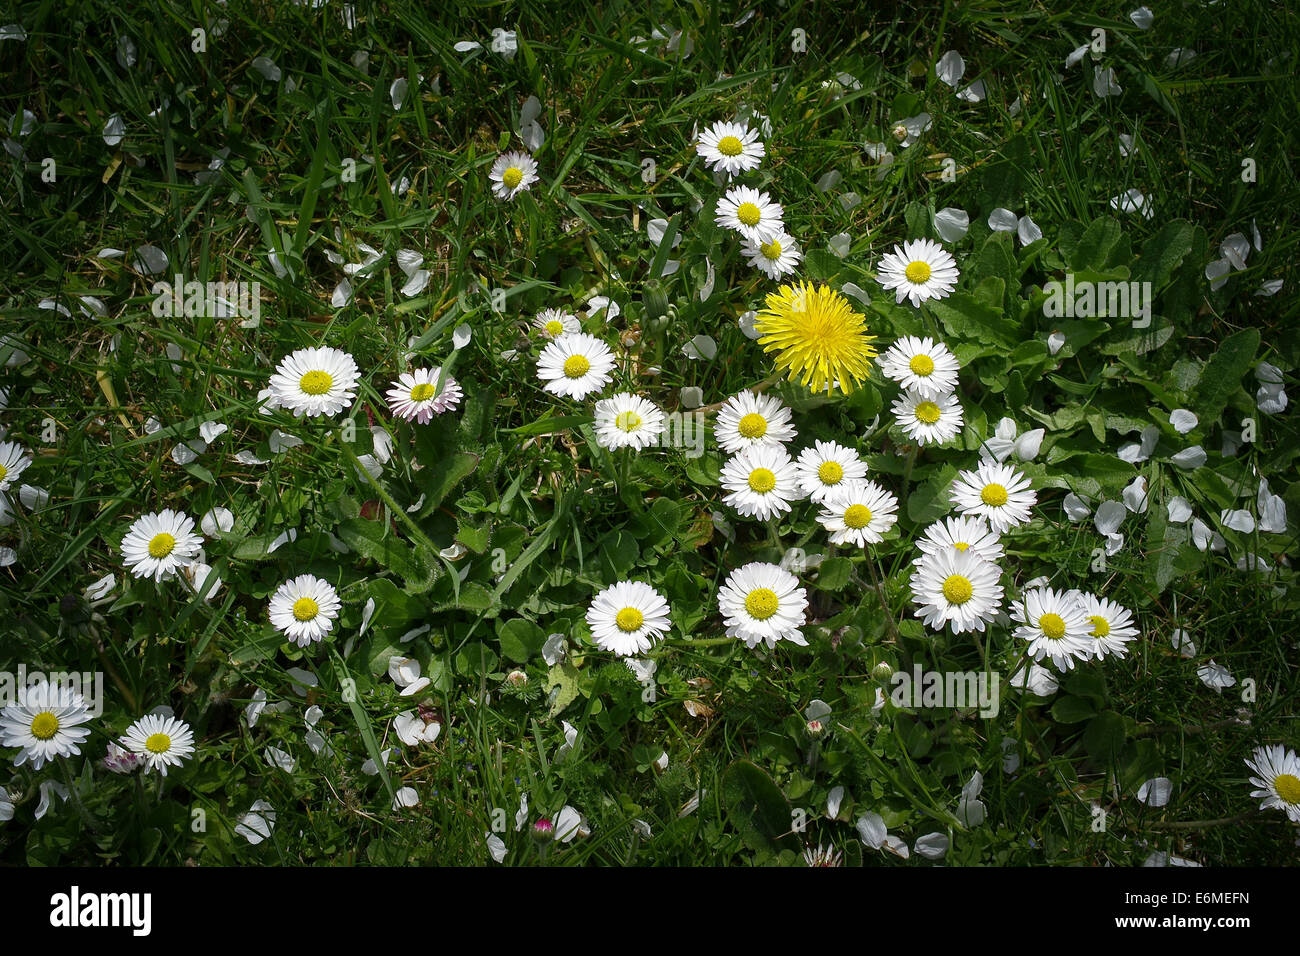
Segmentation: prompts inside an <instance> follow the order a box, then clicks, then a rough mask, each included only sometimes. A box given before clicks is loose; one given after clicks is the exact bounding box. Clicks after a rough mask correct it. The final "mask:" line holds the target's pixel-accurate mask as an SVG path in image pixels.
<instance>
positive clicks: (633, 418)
mask: <svg viewBox="0 0 1300 956" xmlns="http://www.w3.org/2000/svg"><path fill="white" fill-rule="evenodd" d="M614 427H615V428H617V429H619V430H620V431H625V432H634V431H636V430H637V429H638V428H640V427H641V416H640V415H638V414H637V413H636V412H634V411H632V410H631V409H628V410H627V411H625V412H619V413H618V417H617V418H615V419H614Z"/></svg>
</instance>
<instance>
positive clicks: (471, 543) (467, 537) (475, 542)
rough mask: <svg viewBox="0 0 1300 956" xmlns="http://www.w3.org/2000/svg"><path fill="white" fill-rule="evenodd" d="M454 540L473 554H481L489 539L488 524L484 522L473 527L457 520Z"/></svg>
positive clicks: (490, 536)
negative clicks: (479, 525) (480, 525)
mask: <svg viewBox="0 0 1300 956" xmlns="http://www.w3.org/2000/svg"><path fill="white" fill-rule="evenodd" d="M457 525H458V528H457V531H456V540H457V541H459V542H460V543H461V544H463V545H464V546H465V547H467V548H469V549H470V550H471V551H473V552H474V553H475V554H482V553H483V552H484V551H486V550H487V547H488V542H489V541H490V540H491V538H492V535H491V531H490V530H489V528H488V525H487V524H486V523H484V524H483V525H482V527H478V528H476V527H474V526H473V525H472V524H466V523H465V522H464V521H458V522H457Z"/></svg>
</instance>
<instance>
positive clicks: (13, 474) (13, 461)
mask: <svg viewBox="0 0 1300 956" xmlns="http://www.w3.org/2000/svg"><path fill="white" fill-rule="evenodd" d="M31 463H32V456H31V454H30V453H29V452H28V451H27V449H26V448H24V447H23V446H22V445H20V444H18V443H17V442H12V441H6V442H0V491H8V490H9V488H10V487H11V486H12V485H13V483H14V482H15V481H17V480H18V476H19V475H21V474H22V473H23V472H24V471H26V470H27V466H28V465H30V464H31Z"/></svg>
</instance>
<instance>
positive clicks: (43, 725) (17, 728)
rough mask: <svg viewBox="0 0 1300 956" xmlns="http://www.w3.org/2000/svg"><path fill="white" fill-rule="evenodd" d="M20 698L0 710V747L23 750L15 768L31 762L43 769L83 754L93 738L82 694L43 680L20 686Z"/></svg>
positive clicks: (35, 768) (88, 712)
mask: <svg viewBox="0 0 1300 956" xmlns="http://www.w3.org/2000/svg"><path fill="white" fill-rule="evenodd" d="M16 696H17V699H16V700H15V701H14V702H13V703H12V704H9V705H8V706H6V707H5V709H4V710H3V711H0V745H3V746H5V747H20V748H22V749H21V750H19V752H18V754H17V755H16V756H15V757H14V766H15V767H21V766H22V765H23V764H25V763H28V762H29V761H30V762H31V765H32V769H33V770H40V769H41V767H43V766H45V763H46V761H52V760H53V759H54V758H55V757H71V756H73V755H75V754H80V753H81V746H80V745H81V742H82V741H83V740H85V739H86V738H87V737H88V736H89V735H90V728H89V727H80V726H78V725H79V724H84V723H85V722H86V721H88V720H90V709H89V708H88V707H87V706H86V702H85V700H84V699H83V698H82V696H81V695H80V694H78V693H77V692H76V691H74V690H73V689H72V688H71V687H69V686H67V685H65V684H59V683H55V684H51V683H49V682H48V681H41V682H39V683H36V684H20V685H19V686H18V693H17V695H16Z"/></svg>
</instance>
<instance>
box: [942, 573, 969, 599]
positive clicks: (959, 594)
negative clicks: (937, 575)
mask: <svg viewBox="0 0 1300 956" xmlns="http://www.w3.org/2000/svg"><path fill="white" fill-rule="evenodd" d="M974 593H975V589H974V588H973V587H971V583H970V578H968V577H966V576H965V575H961V574H950V575H948V576H947V577H946V578H944V581H943V596H944V600H946V601H947V602H948V603H949V604H965V603H966V602H967V601H969V600H970V599H971V595H973V594H974Z"/></svg>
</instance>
